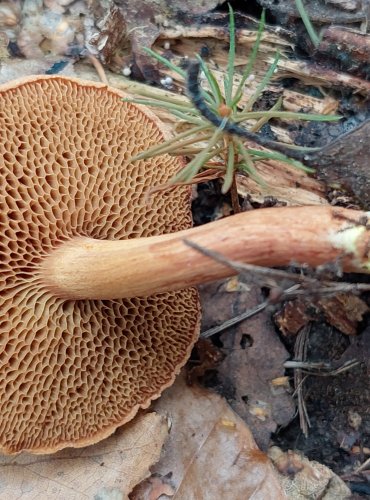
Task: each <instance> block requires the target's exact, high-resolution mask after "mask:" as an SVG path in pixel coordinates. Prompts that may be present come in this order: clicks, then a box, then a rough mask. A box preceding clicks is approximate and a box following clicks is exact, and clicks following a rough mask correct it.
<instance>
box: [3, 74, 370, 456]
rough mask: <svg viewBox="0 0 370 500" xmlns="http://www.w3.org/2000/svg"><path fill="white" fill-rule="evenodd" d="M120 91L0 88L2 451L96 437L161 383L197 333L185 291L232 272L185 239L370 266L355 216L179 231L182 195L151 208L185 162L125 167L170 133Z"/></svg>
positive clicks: (194, 298) (237, 255) (301, 213)
mask: <svg viewBox="0 0 370 500" xmlns="http://www.w3.org/2000/svg"><path fill="white" fill-rule="evenodd" d="M122 97H124V95H123V94H122V93H121V92H119V91H118V90H115V89H112V88H109V87H107V86H106V85H103V84H98V83H92V82H85V81H82V80H77V79H72V78H63V77H59V76H37V77H31V78H26V79H22V80H19V81H14V82H11V83H9V84H6V85H3V86H1V87H0V130H1V131H2V133H1V137H0V156H1V157H2V160H1V164H0V179H1V182H0V204H1V213H0V234H1V242H0V254H1V262H0V283H1V287H0V303H1V318H0V328H1V330H0V331H1V336H0V449H1V450H2V451H3V452H4V453H8V454H12V453H18V452H20V451H22V450H27V451H30V452H32V453H51V452H55V451H57V450H59V449H62V448H64V447H66V446H74V447H80V446H85V445H88V444H92V443H95V442H97V441H99V440H100V439H102V438H104V437H106V436H108V435H109V434H111V433H112V432H113V431H114V430H115V429H116V428H117V427H118V426H120V425H122V424H124V423H125V422H127V421H129V420H130V419H131V418H133V416H134V415H135V414H136V412H137V411H138V409H140V408H146V407H147V406H148V405H149V404H150V402H151V400H153V399H154V398H157V397H158V396H159V395H160V393H161V391H163V389H165V388H166V387H168V386H169V385H170V384H171V383H172V382H173V380H174V377H175V376H176V374H177V373H178V372H179V370H180V368H181V367H182V366H183V365H184V364H185V362H186V360H187V358H188V356H189V353H190V351H191V348H192V346H193V344H194V342H195V340H196V338H197V335H198V332H199V317H200V307H199V300H198V295H197V291H196V290H195V289H194V288H191V287H190V288H189V286H192V285H195V284H197V283H200V282H203V281H207V280H212V279H216V278H219V277H224V276H227V275H229V274H231V273H232V271H231V270H230V269H228V268H227V267H225V266H223V265H222V264H220V263H218V262H216V261H213V260H211V259H209V258H208V257H206V256H204V255H200V254H199V253H198V252H197V251H196V250H194V249H193V248H189V247H188V246H186V245H185V243H184V238H188V239H190V240H192V241H193V242H195V243H199V244H202V245H204V246H206V247H207V248H210V249H213V250H219V251H221V252H222V253H224V254H225V255H226V256H228V257H230V258H233V259H239V260H243V261H245V262H250V263H255V264H261V265H284V264H288V263H289V262H290V261H291V260H293V259H294V260H295V261H296V262H307V263H309V264H311V265H317V264H321V263H324V262H328V261H331V260H333V259H335V258H338V257H341V258H342V263H343V266H344V268H345V269H347V270H357V271H360V272H368V271H369V270H370V265H369V258H368V255H367V253H368V252H369V238H368V232H367V230H366V227H365V224H364V213H362V212H356V211H354V210H345V209H339V208H338V209H336V208H335V209H334V208H330V207H300V208H297V207H296V208H281V209H280V208H279V209H278V208H276V209H275V208H274V209H261V210H256V211H253V212H249V213H242V214H239V215H236V216H232V217H231V218H228V219H225V220H222V221H218V222H214V223H211V224H208V225H206V226H205V227H199V228H193V229H190V226H191V212H190V192H189V189H188V188H187V187H181V188H179V189H176V190H172V191H166V192H164V193H158V192H157V193H156V194H153V195H152V197H151V198H150V200H148V199H147V197H146V193H147V192H148V190H149V189H150V188H151V187H153V186H156V185H160V184H165V183H167V182H168V180H169V179H170V178H171V177H172V176H173V174H174V173H175V172H176V171H178V170H179V169H180V168H181V166H182V160H181V159H176V158H172V157H170V156H167V155H165V156H161V157H157V158H154V159H150V160H140V161H137V162H134V163H132V162H131V161H130V158H131V157H133V156H134V155H135V154H137V153H138V152H139V151H142V150H144V149H146V148H149V147H150V146H152V145H153V144H155V143H157V142H159V141H162V140H163V138H165V137H166V131H165V130H164V127H163V125H162V124H161V123H160V122H159V121H158V119H157V118H156V117H155V116H154V115H153V114H152V113H151V112H150V111H148V110H147V109H145V108H144V107H141V106H138V105H134V104H132V103H127V102H124V101H123V100H122ZM361 217H362V218H361Z"/></svg>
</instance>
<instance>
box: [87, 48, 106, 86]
mask: <svg viewBox="0 0 370 500" xmlns="http://www.w3.org/2000/svg"><path fill="white" fill-rule="evenodd" d="M86 58H87V59H89V61H90V62H91V63H92V65H93V66H94V68H95V69H96V72H97V73H98V76H99V78H100V80H101V81H102V82H103V83H105V84H106V85H109V82H108V78H107V75H106V74H105V71H104V68H103V65H102V63H101V62H100V61H99V59H97V58H96V57H95V56H93V55H92V54H90V52H87V53H86Z"/></svg>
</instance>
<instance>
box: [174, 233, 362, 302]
mask: <svg viewBox="0 0 370 500" xmlns="http://www.w3.org/2000/svg"><path fill="white" fill-rule="evenodd" d="M183 241H184V243H185V244H186V245H188V246H189V247H191V248H193V249H194V250H197V251H198V252H200V253H202V254H203V255H206V256H207V257H210V258H211V259H214V260H216V261H217V262H220V263H221V264H224V265H225V266H227V267H230V268H231V269H234V271H236V272H237V273H240V274H245V273H255V274H258V275H259V276H266V277H267V278H270V279H271V278H276V279H280V280H288V281H293V282H295V283H298V284H300V285H301V286H302V287H304V290H299V289H298V288H297V289H291V290H289V292H290V293H291V295H290V296H289V298H292V297H293V296H298V295H302V294H307V293H309V292H311V293H315V294H320V295H330V294H336V293H346V292H363V291H370V284H366V283H346V282H336V281H329V280H322V281H321V280H319V278H311V277H309V276H305V275H304V274H294V273H291V272H288V271H281V270H279V269H272V268H270V267H263V266H256V265H254V264H244V263H241V262H238V261H235V260H231V259H228V258H227V257H225V256H223V255H222V254H220V253H219V252H215V251H214V250H209V249H208V248H205V247H203V246H201V245H198V243H195V242H193V241H191V240H188V239H184V240H183ZM266 285H267V286H269V283H268V282H267V283H266ZM270 286H271V284H270ZM283 293H284V300H286V299H287V298H288V296H287V293H288V290H285V291H284V292H283Z"/></svg>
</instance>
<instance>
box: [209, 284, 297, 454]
mask: <svg viewBox="0 0 370 500" xmlns="http://www.w3.org/2000/svg"><path fill="white" fill-rule="evenodd" d="M223 283H224V282H220V281H219V282H216V283H211V284H208V285H204V286H202V287H200V290H201V299H202V304H203V309H204V311H203V320H202V321H203V326H202V329H203V330H207V329H208V328H211V327H213V326H215V325H219V324H222V323H223V322H225V321H226V320H228V319H230V318H232V317H234V316H238V315H239V314H242V313H244V312H245V311H247V310H249V309H253V308H254V307H255V306H256V305H257V304H259V303H261V302H263V300H264V299H263V297H262V293H261V291H260V286H259V285H256V284H253V282H250V283H249V282H248V281H246V280H245V279H243V283H244V285H248V286H245V287H244V288H240V289H239V290H238V291H236V292H233V293H230V292H227V291H226V290H225V286H224V284H223ZM270 315H271V314H270V313H269V312H266V311H264V312H262V313H259V314H258V315H256V316H254V317H252V318H250V319H248V320H246V321H244V322H242V323H240V324H239V325H237V326H235V327H233V328H230V329H228V330H227V331H225V332H224V333H222V335H221V336H220V341H221V342H222V344H223V347H222V349H221V351H222V352H223V353H224V354H225V359H224V360H223V361H222V362H221V363H220V364H219V365H218V366H217V381H216V382H217V385H216V388H217V391H218V392H220V393H221V394H222V395H224V396H225V397H226V399H227V401H228V402H229V403H230V405H231V407H232V408H233V410H234V411H236V413H237V414H238V415H239V416H240V417H242V418H243V420H244V421H245V422H246V423H247V424H248V426H249V428H250V429H251V431H252V433H253V436H254V438H255V440H256V442H257V444H258V446H260V447H261V448H262V449H267V447H268V444H269V440H270V435H271V433H272V432H275V430H276V428H277V426H278V425H282V426H285V425H287V424H288V423H289V422H290V420H291V419H292V418H293V416H294V412H295V406H294V403H293V401H292V398H291V395H290V394H289V393H288V392H287V391H286V390H285V391H283V392H282V391H278V392H276V391H275V390H274V389H273V387H272V385H271V383H272V380H274V379H276V378H278V377H281V376H283V375H284V367H283V363H284V361H286V359H287V358H288V357H289V354H288V352H287V351H286V350H285V348H284V346H283V344H282V343H281V341H280V339H279V337H278V336H277V334H276V332H275V328H274V326H273V324H272V321H271V319H270Z"/></svg>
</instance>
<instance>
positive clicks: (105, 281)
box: [41, 206, 370, 299]
mask: <svg viewBox="0 0 370 500" xmlns="http://www.w3.org/2000/svg"><path fill="white" fill-rule="evenodd" d="M368 215H369V214H366V213H364V212H358V211H355V210H349V209H342V208H332V207H316V206H315V207H283V208H266V209H260V210H254V211H251V212H244V213H241V214H238V215H234V216H231V217H229V218H225V219H222V220H219V221H216V222H212V223H210V224H207V225H204V226H200V227H196V228H192V229H187V230H184V231H180V232H178V233H173V234H166V235H161V236H152V237H147V238H137V239H130V240H115V241H111V240H105V241H104V240H95V239H92V238H85V237H78V238H74V239H73V240H70V241H69V242H67V243H63V244H62V245H61V246H60V247H58V248H57V249H55V250H54V252H53V253H52V254H51V255H50V256H49V257H47V259H46V260H45V261H44V264H43V266H42V269H41V273H42V279H43V283H44V284H45V286H46V287H47V288H48V289H49V291H51V292H52V293H53V294H54V295H56V296H58V297H61V298H64V299H118V298H124V297H137V296H146V295H151V294H154V293H157V292H163V291H168V290H176V289H181V288H185V287H188V286H191V285H196V284H200V283H204V282H207V281H212V280H215V279H219V278H224V277H226V276H230V275H232V274H234V272H233V270H232V269H230V268H229V267H226V266H225V265H223V264H221V263H219V262H216V261H215V260H213V259H211V258H209V257H207V256H205V255H203V254H200V253H199V252H198V251H196V250H194V249H192V248H190V247H189V246H188V245H186V244H185V243H184V239H188V240H191V241H193V242H195V243H197V244H198V245H202V246H203V247H205V248H207V249H210V250H214V251H217V252H220V253H222V254H223V255H224V256H225V257H227V258H230V259H233V260H238V261H241V262H245V263H249V264H255V265H261V266H270V267H273V266H285V265H288V264H290V263H291V262H296V263H300V264H303V263H306V264H309V265H311V266H317V265H320V264H325V263H328V262H332V261H334V260H335V259H338V258H340V259H341V265H342V267H343V270H345V271H356V272H363V273H369V272H370V254H369V249H370V232H369V231H368V229H367V228H366V227H365V224H366V220H367V219H366V216H368ZM364 221H365V224H364Z"/></svg>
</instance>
